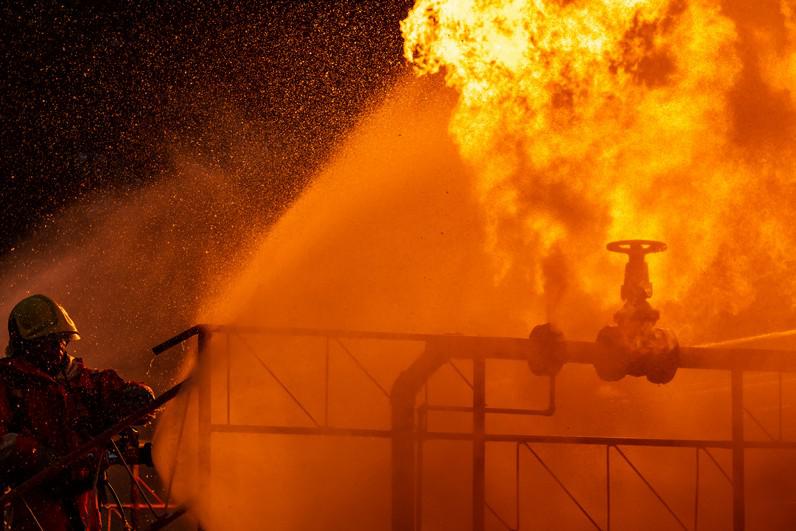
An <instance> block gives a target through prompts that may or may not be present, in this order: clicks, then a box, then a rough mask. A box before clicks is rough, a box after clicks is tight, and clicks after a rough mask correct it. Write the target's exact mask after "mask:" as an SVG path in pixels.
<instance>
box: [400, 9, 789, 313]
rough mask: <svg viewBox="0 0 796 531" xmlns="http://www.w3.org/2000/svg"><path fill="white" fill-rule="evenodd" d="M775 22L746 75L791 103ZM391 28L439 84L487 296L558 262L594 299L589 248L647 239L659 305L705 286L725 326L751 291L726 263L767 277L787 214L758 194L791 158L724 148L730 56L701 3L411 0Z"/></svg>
mask: <svg viewBox="0 0 796 531" xmlns="http://www.w3.org/2000/svg"><path fill="white" fill-rule="evenodd" d="M781 15H782V18H783V20H784V23H785V26H786V30H787V31H786V33H787V35H788V38H787V40H786V45H785V46H779V47H775V46H773V45H772V46H770V47H768V48H765V47H758V48H760V49H761V50H764V51H762V52H760V53H761V57H762V58H763V61H762V63H761V65H762V66H761V72H762V75H763V76H764V78H765V79H766V80H768V81H769V83H770V86H771V87H772V88H774V89H778V90H787V89H791V93H793V91H792V88H793V87H794V86H795V85H796V78H794V77H793V72H795V71H796V69H795V68H794V67H793V65H794V63H793V61H794V60H795V59H794V58H796V53H794V52H795V51H796V46H794V43H796V40H795V39H794V36H796V31H794V29H795V28H796V23H795V19H794V13H793V7H792V6H791V5H789V4H788V3H787V2H786V1H785V0H783V1H782V4H781ZM402 29H403V33H404V37H405V56H406V58H407V59H408V60H409V61H410V62H411V63H412V64H413V65H414V67H415V70H416V72H417V73H418V74H420V75H422V74H432V73H435V72H437V71H444V73H445V80H446V82H447V84H448V85H450V86H451V87H453V88H455V89H456V91H457V92H458V93H459V100H458V105H457V107H456V110H455V113H454V115H453V117H452V119H451V122H450V132H451V134H452V136H453V138H454V139H455V140H456V142H457V144H458V146H459V149H460V152H461V154H462V156H463V158H464V159H465V160H466V161H467V162H468V163H469V164H470V165H471V166H472V167H473V168H474V170H475V172H476V173H477V176H478V179H477V184H476V186H475V193H476V195H477V197H478V198H479V201H480V202H481V204H482V206H483V208H484V210H485V215H486V217H487V219H488V222H487V231H488V244H487V245H488V247H489V250H490V251H491V252H492V253H493V255H494V256H495V257H496V260H497V263H498V265H499V267H498V275H497V280H498V281H500V280H501V279H502V278H504V277H505V276H506V275H508V274H510V272H511V271H512V269H519V270H524V271H525V274H526V275H528V276H530V277H531V278H534V279H536V285H537V286H538V287H540V286H541V284H542V282H543V278H544V275H543V271H542V269H543V263H544V259H545V257H547V256H550V254H551V253H552V252H553V251H554V250H556V249H560V250H562V251H563V252H564V253H565V255H566V257H567V259H568V261H571V262H572V263H575V264H577V267H576V268H575V269H576V270H575V271H573V273H574V275H575V277H576V278H575V279H574V280H573V284H575V287H576V288H581V289H583V291H585V292H586V293H591V294H592V295H594V296H599V297H600V298H603V299H608V300H611V299H613V298H615V291H614V287H613V283H609V282H606V281H605V280H606V275H607V272H606V271H605V269H604V268H603V266H602V265H601V261H602V257H600V256H599V255H600V253H599V246H601V245H602V243H603V242H606V241H610V240H615V239H622V238H631V237H644V238H653V239H660V240H663V241H666V242H668V243H669V244H670V249H672V252H671V253H669V254H668V255H665V256H663V257H661V259H660V260H659V259H658V258H655V259H653V260H652V261H651V262H652V267H653V269H654V278H655V284H656V287H657V288H659V289H658V292H657V293H658V295H657V296H658V297H659V300H663V301H666V302H673V301H679V300H682V299H683V298H684V297H686V296H688V294H689V293H690V292H691V291H692V290H693V289H694V287H695V284H696V283H698V282H701V278H702V275H703V273H704V272H705V271H707V270H715V271H713V273H714V274H713V275H712V277H713V278H716V276H720V277H723V278H724V279H725V280H723V281H722V282H727V284H726V286H725V287H724V288H722V292H721V293H718V292H717V291H716V290H714V292H713V293H711V295H712V296H713V304H714V305H716V306H717V307H722V306H723V307H727V308H730V309H731V311H738V310H740V309H741V308H743V307H744V305H746V304H749V303H750V301H751V300H752V298H753V297H754V292H755V289H754V287H753V285H752V284H753V281H754V280H755V279H756V278H757V277H758V276H759V275H757V274H756V273H755V272H754V271H753V269H754V268H755V267H756V266H753V265H751V264H749V263H747V262H746V261H745V260H744V259H740V258H738V259H728V257H729V256H734V257H738V256H749V255H750V254H753V255H755V258H754V259H752V260H754V261H758V260H763V261H768V262H770V265H771V266H772V267H773V268H775V269H781V262H780V260H781V259H782V258H783V250H784V249H785V248H793V243H795V242H794V237H793V235H792V231H788V230H787V226H788V224H789V223H790V222H791V221H792V216H791V215H790V213H789V212H790V211H791V210H792V209H779V208H778V205H777V198H776V197H772V196H771V195H770V194H769V193H768V192H767V191H766V190H765V187H766V186H770V185H772V184H774V185H775V186H785V185H786V183H788V182H791V181H792V179H793V172H792V169H791V166H789V162H788V161H789V160H791V159H790V157H789V156H788V155H787V153H782V152H781V153H778V157H779V160H776V161H772V160H770V159H769V160H767V159H764V160H761V158H760V156H759V155H758V154H755V153H750V152H748V151H747V152H744V151H742V150H741V149H739V148H738V146H737V145H736V144H735V143H734V141H735V138H734V137H735V136H737V134H738V133H737V132H736V131H733V127H734V126H737V125H738V124H734V123H733V113H734V112H736V110H735V109H733V108H732V105H733V102H732V101H731V98H732V96H733V91H734V90H737V88H736V87H737V84H738V83H739V79H740V78H741V73H742V67H743V57H742V53H741V51H740V50H741V48H742V45H745V43H743V42H741V39H740V37H739V33H738V28H737V25H736V22H735V21H734V20H732V19H731V18H730V17H729V16H728V15H727V14H726V13H725V12H724V11H723V10H722V9H721V8H720V7H719V6H718V5H717V4H716V3H715V2H708V1H701V0H697V1H691V2H674V1H667V0H628V1H624V2H616V1H611V0H594V1H573V2H558V1H542V0H524V1H523V0H514V1H511V2H505V1H493V2H487V1H470V2H461V1H455V0H449V1H445V0H421V1H418V2H417V4H416V5H415V7H414V8H413V9H412V11H411V12H410V13H409V16H408V17H407V19H406V20H405V21H404V22H403V25H402ZM761 35H764V36H765V35H768V34H764V33H761ZM756 38H758V40H760V39H763V40H765V38H766V37H762V36H760V35H758V36H757V37H756ZM747 69H748V66H747ZM752 112H754V111H752ZM775 183H776V184H775ZM758 213H764V214H765V218H766V219H765V220H764V221H762V222H760V221H761V220H760V219H759V216H758ZM741 217H745V218H746V219H747V221H746V222H740V221H739V219H740V218H741ZM750 221H753V222H754V223H750ZM739 232H742V233H744V238H739V237H738V234H739ZM743 240H746V241H743ZM697 242H698V243H697ZM749 244H750V247H752V249H751V251H750V250H745V249H741V246H742V245H744V246H746V245H749ZM557 252H558V251H557ZM595 257H597V259H595ZM758 265H759V264H758ZM658 267H660V270H658ZM783 280H784V281H785V282H787V283H788V284H789V285H792V280H790V279H783ZM606 288H607V290H606ZM691 316H692V315H689V317H691Z"/></svg>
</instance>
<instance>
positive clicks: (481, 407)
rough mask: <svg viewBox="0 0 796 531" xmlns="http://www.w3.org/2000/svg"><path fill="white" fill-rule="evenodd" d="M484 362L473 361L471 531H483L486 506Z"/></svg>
mask: <svg viewBox="0 0 796 531" xmlns="http://www.w3.org/2000/svg"><path fill="white" fill-rule="evenodd" d="M485 409H486V361H485V360H484V358H483V357H481V356H477V357H476V358H475V359H474V360H473V531H484V524H485V521H484V517H485V504H486V441H485V434H486V411H485Z"/></svg>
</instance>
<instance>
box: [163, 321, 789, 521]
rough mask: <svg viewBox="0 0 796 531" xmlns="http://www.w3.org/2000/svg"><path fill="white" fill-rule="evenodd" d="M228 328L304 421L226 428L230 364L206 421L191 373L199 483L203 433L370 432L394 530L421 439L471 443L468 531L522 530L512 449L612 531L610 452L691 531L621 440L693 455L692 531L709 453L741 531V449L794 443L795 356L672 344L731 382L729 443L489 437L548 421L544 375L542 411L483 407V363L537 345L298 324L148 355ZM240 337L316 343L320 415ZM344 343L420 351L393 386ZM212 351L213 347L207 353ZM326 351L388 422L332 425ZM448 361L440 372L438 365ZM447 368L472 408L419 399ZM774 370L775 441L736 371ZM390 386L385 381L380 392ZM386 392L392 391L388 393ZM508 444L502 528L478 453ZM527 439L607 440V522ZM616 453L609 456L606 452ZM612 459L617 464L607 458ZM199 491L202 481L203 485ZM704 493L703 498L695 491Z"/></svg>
mask: <svg viewBox="0 0 796 531" xmlns="http://www.w3.org/2000/svg"><path fill="white" fill-rule="evenodd" d="M220 335H226V336H227V339H228V340H227V342H226V349H227V350H226V352H225V353H223V350H222V355H226V356H227V357H228V358H229V357H230V356H231V355H232V354H231V352H230V338H234V339H235V340H236V341H237V342H238V344H240V345H241V346H243V347H244V352H246V355H248V356H250V357H251V359H253V360H254V361H255V362H256V364H257V365H258V366H259V367H260V368H261V369H262V370H263V374H264V375H265V376H267V377H268V378H270V379H271V380H272V381H273V382H274V384H275V385H276V386H277V387H278V388H280V389H281V390H282V392H283V393H284V394H285V396H286V397H288V398H289V401H290V402H291V403H293V404H294V406H295V407H296V409H297V412H301V414H302V415H303V417H304V419H305V421H306V425H286V424H263V425H251V424H236V423H233V422H232V418H233V411H234V410H233V406H232V403H231V399H230V389H231V388H233V387H234V384H233V382H232V376H231V372H230V371H231V370H230V368H229V367H230V364H229V362H228V363H227V367H226V369H225V375H224V376H223V377H224V378H225V382H224V384H225V387H226V398H225V400H226V402H227V403H226V405H225V407H226V411H225V421H224V422H213V417H212V415H211V410H213V400H214V399H215V397H214V394H213V392H212V389H213V380H212V379H213V378H217V377H218V372H217V371H216V373H215V374H214V373H213V371H210V370H205V371H200V374H199V376H198V378H199V381H198V394H199V396H198V409H199V412H198V416H199V423H198V430H199V432H198V444H199V450H198V454H199V465H200V469H201V474H202V477H203V478H204V481H205V482H208V481H209V478H210V476H211V474H212V471H211V468H210V464H211V461H212V460H211V454H212V444H211V439H212V433H214V432H223V433H261V434H284V435H300V436H335V437H371V438H372V437H377V438H388V439H391V441H392V465H393V467H392V491H393V492H392V511H393V512H392V530H393V531H420V530H421V528H422V526H423V518H422V505H423V481H422V474H421V473H420V471H421V470H422V469H423V466H424V456H423V445H424V444H425V443H427V442H428V441H435V440H436V441H469V442H471V443H472V446H473V461H472V466H473V484H472V489H473V492H472V499H473V518H472V521H473V527H472V528H473V530H474V531H482V530H483V529H484V528H485V521H486V516H487V515H492V517H494V518H495V519H496V520H497V521H498V522H499V523H500V524H501V525H502V526H503V527H504V528H505V529H509V530H519V529H521V518H520V514H521V511H520V504H521V496H520V494H521V493H520V492H519V486H520V480H519V478H520V474H521V468H520V451H521V450H523V451H524V452H525V453H528V454H529V455H531V456H532V457H533V458H534V461H535V462H537V463H538V464H539V466H540V467H541V468H542V469H543V470H544V471H545V473H546V474H548V475H549V476H550V477H551V478H553V480H554V482H555V483H556V484H557V485H558V487H559V488H560V489H561V490H562V491H563V492H564V493H565V495H566V496H567V498H568V499H569V500H570V501H571V502H572V504H573V506H574V507H575V508H576V509H578V510H579V512H580V513H581V514H582V515H583V518H584V519H585V521H587V522H588V523H589V524H590V525H592V526H593V527H594V528H596V529H606V530H610V529H611V514H612V510H615V509H614V508H612V491H611V472H612V455H614V456H616V457H618V458H619V459H620V460H621V462H622V463H624V464H625V465H626V466H627V467H628V468H629V469H630V470H631V471H632V472H633V473H634V475H636V476H637V477H638V478H639V480H640V481H641V482H642V483H643V484H644V485H645V486H646V488H647V489H648V490H649V492H650V493H651V494H652V496H653V497H654V498H655V500H656V501H657V502H658V503H659V504H660V505H661V506H662V507H664V509H665V510H666V512H667V513H668V514H669V515H670V517H671V520H672V524H673V525H675V526H676V527H677V528H682V529H689V527H688V526H687V524H686V521H687V520H688V519H687V518H685V517H683V516H682V515H680V514H677V512H675V511H674V510H673V509H672V506H671V505H670V504H669V503H668V502H667V500H666V499H665V498H664V496H663V495H661V493H660V492H659V491H658V489H656V487H655V485H654V484H653V483H652V481H650V480H649V479H648V478H647V477H646V476H645V475H644V474H643V472H642V470H641V468H639V466H637V464H635V463H634V462H633V461H632V460H631V459H630V458H629V456H628V455H627V453H626V452H625V451H624V450H623V448H626V447H649V448H666V447H668V448H692V449H694V452H695V460H696V472H695V483H694V501H693V507H694V510H693V512H694V514H693V525H692V527H690V529H694V530H698V528H699V508H700V488H699V487H700V477H699V473H700V455H704V456H707V457H708V458H709V461H710V462H711V463H712V464H713V465H714V466H716V467H718V470H719V471H720V473H721V475H722V476H723V477H724V478H725V479H726V480H727V481H728V483H729V486H730V488H731V489H732V499H733V506H732V522H733V529H734V531H742V530H743V529H744V528H745V525H746V516H745V510H746V501H745V496H744V494H745V485H744V483H745V481H744V480H745V473H744V471H745V462H744V456H745V452H746V450H749V449H769V450H770V449H788V450H792V449H796V441H786V440H784V439H783V436H782V432H783V429H782V425H783V415H782V409H783V400H782V376H781V373H782V372H783V371H785V372H791V371H796V353H790V352H783V351H766V350H759V349H733V348H719V349H709V348H682V349H681V351H680V367H681V368H692V369H700V370H720V371H728V372H729V373H730V375H731V385H730V390H731V393H730V395H731V396H730V407H729V413H730V424H731V428H732V435H731V437H730V438H728V439H677V438H674V439H672V438H638V437H601V436H584V435H574V436H573V435H542V434H538V435H534V434H522V433H489V432H488V431H487V430H486V416H487V415H539V416H550V415H553V414H554V413H555V412H556V390H557V389H556V379H555V377H553V376H549V377H548V381H549V384H548V385H549V389H548V393H547V401H548V403H547V405H546V406H545V407H542V408H538V409H533V408H513V407H491V406H489V405H488V403H487V397H486V385H485V382H486V379H487V360H515V361H527V359H528V358H529V357H530V356H535V355H538V354H539V353H538V352H537V347H536V346H535V345H534V344H533V343H532V342H531V341H530V340H527V339H519V338H517V339H515V338H485V337H467V336H452V335H451V336H449V335H432V334H400V333H381V332H357V331H346V330H315V329H298V328H241V327H231V326H197V327H194V328H192V329H189V330H187V331H186V332H184V333H182V334H180V335H178V336H176V337H175V338H173V339H171V340H169V341H167V342H165V343H163V344H162V345H159V346H158V347H156V348H155V349H154V350H155V352H156V353H159V352H163V351H164V350H166V349H168V348H170V347H172V346H174V345H177V344H179V343H181V342H183V341H186V340H188V339H190V338H191V337H194V336H196V337H197V345H198V357H199V360H200V363H201V362H202V360H203V359H205V358H207V356H208V355H209V353H210V348H209V345H210V340H211V337H215V336H220ZM243 336H258V337H307V338H320V339H322V342H321V345H322V356H321V358H320V359H319V361H318V363H319V364H321V365H322V366H323V374H324V378H323V381H322V386H323V397H324V398H323V404H322V412H319V411H317V410H313V408H312V407H310V405H308V404H307V403H305V402H304V401H302V399H301V397H300V396H299V395H300V393H299V391H297V390H296V389H292V388H291V387H290V386H289V385H288V384H287V383H286V380H285V379H284V377H283V375H282V374H280V373H279V371H278V370H276V369H275V367H274V366H273V365H272V364H271V363H269V361H268V360H267V359H265V358H264V357H263V356H261V355H260V354H259V353H258V351H257V349H255V348H254V347H253V346H252V345H251V343H250V342H249V341H248V340H247V339H245V338H244V337H243ZM348 340H367V341H371V342H380V341H388V342H407V343H413V344H417V345H419V346H420V347H422V349H423V351H422V354H420V356H419V357H418V358H417V359H415V361H414V362H413V363H412V364H411V365H410V366H408V367H406V368H405V369H404V370H403V371H402V372H401V373H400V374H399V375H397V377H396V379H395V381H394V382H385V381H383V380H379V379H378V378H377V377H376V376H375V375H374V374H373V372H372V371H371V370H370V369H369V367H368V366H367V363H365V362H363V360H362V359H361V357H360V356H359V355H358V353H356V352H355V351H354V349H353V348H351V345H350V344H349V343H347V341H348ZM562 353H563V356H564V361H565V363H581V364H582V363H585V364H593V363H594V362H595V361H596V360H597V359H598V358H599V357H600V356H605V355H606V353H605V352H604V351H602V350H601V349H600V347H599V346H598V345H596V344H594V343H588V342H564V343H563V345H562ZM215 354H216V352H214V355H215ZM333 356H343V357H345V358H346V359H348V360H349V361H350V362H351V363H352V364H353V366H354V367H355V368H356V369H357V371H358V372H359V373H360V374H361V377H362V381H363V382H364V383H365V385H367V386H370V387H371V388H372V389H373V390H374V391H376V392H378V394H379V395H381V396H383V397H384V399H385V400H386V401H389V403H390V406H391V408H392V415H391V421H390V426H389V428H377V427H340V426H336V425H335V424H334V423H332V422H330V418H329V416H330V415H329V409H330V401H331V400H332V397H331V393H330V379H331V374H330V369H329V367H330V360H331V358H332V357H333ZM456 359H467V360H470V361H471V362H472V366H473V367H472V377H470V378H468V376H467V374H466V372H465V371H464V370H462V368H461V367H460V366H459V365H458V364H456V363H455V361H454V360H456ZM445 368H447V369H445ZM443 369H445V370H450V371H452V374H453V375H455V377H457V378H459V379H460V380H461V381H462V383H463V385H464V386H465V387H466V388H467V390H468V392H470V393H471V394H472V406H461V405H450V404H432V403H430V402H429V400H428V399H427V397H428V394H427V389H428V386H427V384H428V380H429V378H430V377H431V376H432V375H434V374H436V373H437V372H438V371H440V370H443ZM751 370H755V371H775V372H778V373H780V374H779V377H778V385H779V388H778V406H777V407H778V412H777V419H778V421H777V422H778V426H777V436H776V437H775V436H774V434H773V433H772V432H771V431H770V430H769V429H767V428H766V427H765V425H764V423H763V422H761V421H760V419H758V418H757V417H756V416H755V415H754V414H753V413H752V412H751V411H750V409H749V408H747V407H745V405H744V385H743V374H744V371H751ZM390 383H391V384H392V387H391V388H390ZM388 388H390V391H388ZM423 392H425V393H426V394H425V396H426V400H424V401H422V402H421V403H420V405H419V406H416V404H415V398H416V396H417V394H418V393H423ZM429 412H438V413H446V412H450V413H466V414H471V415H472V417H473V429H472V430H471V431H470V432H450V431H430V430H428V425H427V418H428V414H429ZM745 417H748V418H749V419H750V420H751V422H752V423H753V424H754V425H755V426H757V427H758V428H759V429H760V430H761V432H763V433H764V434H765V435H766V437H767V440H764V441H753V440H747V439H746V438H745V436H744V418H745ZM507 442H508V443H513V444H514V445H515V447H516V479H515V482H516V495H515V497H516V514H515V524H513V525H512V524H509V523H508V519H507V518H505V517H504V516H503V515H501V514H499V511H497V510H496V509H495V508H494V507H493V506H492V505H490V504H488V503H487V500H486V480H485V469H486V458H485V448H486V445H487V444H489V443H507ZM537 445H591V446H603V447H605V449H606V451H605V474H606V486H605V488H606V491H605V511H606V514H605V518H604V521H602V522H601V521H600V520H599V519H598V518H597V517H595V516H594V515H592V514H591V513H589V511H587V510H586V508H585V506H584V505H583V504H582V503H581V502H580V501H579V500H578V499H577V497H576V496H575V495H574V494H573V492H572V490H571V489H569V488H568V486H567V485H566V484H565V482H564V481H563V480H562V479H561V478H560V477H559V476H558V475H557V474H556V472H555V471H554V469H553V468H552V467H551V466H550V465H549V464H548V463H546V461H545V460H544V459H542V457H541V455H540V454H539V453H538V452H537V451H536V449H535V447H536V446H537ZM716 449H722V450H729V451H730V452H731V455H732V471H731V472H727V471H726V470H724V468H723V467H722V466H721V465H720V464H719V462H718V461H717V460H716V458H715V457H714V456H713V453H712V450H716ZM614 460H615V458H614ZM613 466H615V465H613ZM208 488H209V485H208ZM703 494H704V493H703Z"/></svg>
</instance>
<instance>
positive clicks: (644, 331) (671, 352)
mask: <svg viewBox="0 0 796 531" xmlns="http://www.w3.org/2000/svg"><path fill="white" fill-rule="evenodd" d="M606 248H607V249H608V250H609V251H611V252H615V253H623V254H626V255H628V262H627V264H626V265H625V278H624V283H623V284H622V288H621V290H620V295H621V297H622V300H623V301H624V305H623V306H622V308H621V309H620V310H619V311H618V312H616V313H615V314H614V322H615V323H616V325H612V326H606V327H604V328H603V329H602V330H600V333H599V334H598V336H597V343H598V344H600V345H602V346H603V349H604V352H605V355H604V356H603V357H602V359H601V360H600V361H599V362H598V363H595V368H596V369H597V373H598V374H599V376H600V377H601V378H602V379H604V380H609V381H614V380H619V379H621V378H623V377H624V376H625V375H628V374H629V375H631V376H646V377H647V379H648V380H649V381H651V382H653V383H667V382H669V381H671V379H672V378H674V375H675V372H676V371H677V366H678V361H679V349H678V344H677V338H676V337H675V335H674V334H673V333H672V332H671V331H669V330H665V329H662V328H656V327H655V324H656V323H657V322H658V318H659V317H660V312H658V310H656V309H655V308H653V307H652V306H651V305H650V303H649V302H648V301H647V299H649V298H650V297H652V283H651V282H650V279H649V268H648V267H647V263H646V261H645V259H644V257H645V256H646V255H648V254H650V253H659V252H662V251H665V250H666V244H665V243H663V242H658V241H653V240H621V241H616V242H611V243H609V244H608V245H607V246H606Z"/></svg>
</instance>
